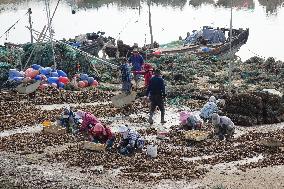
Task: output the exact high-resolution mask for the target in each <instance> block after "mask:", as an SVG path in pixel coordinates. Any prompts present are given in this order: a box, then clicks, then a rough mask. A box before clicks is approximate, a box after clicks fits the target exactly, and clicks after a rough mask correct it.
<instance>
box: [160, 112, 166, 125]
mask: <svg viewBox="0 0 284 189" xmlns="http://www.w3.org/2000/svg"><path fill="white" fill-rule="evenodd" d="M161 123H162V124H164V123H167V121H165V112H161Z"/></svg>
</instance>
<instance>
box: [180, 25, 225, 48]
mask: <svg viewBox="0 0 284 189" xmlns="http://www.w3.org/2000/svg"><path fill="white" fill-rule="evenodd" d="M201 36H202V37H203V38H204V39H207V40H208V43H210V44H213V43H224V42H225V41H226V37H225V34H224V33H223V32H222V31H221V30H219V29H212V28H209V27H203V29H202V30H201V31H195V32H194V33H193V34H191V35H190V36H188V37H187V38H186V39H185V44H194V43H196V42H197V39H198V38H199V37H201Z"/></svg>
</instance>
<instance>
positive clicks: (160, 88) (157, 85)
mask: <svg viewBox="0 0 284 189" xmlns="http://www.w3.org/2000/svg"><path fill="white" fill-rule="evenodd" d="M146 96H147V97H148V98H149V99H150V101H151V109H150V117H149V123H150V124H153V115H154V112H155V109H156V107H157V106H158V107H159V109H160V111H161V123H166V121H165V105H164V99H165V97H166V91H165V82H164V79H163V78H162V77H161V71H160V70H159V69H156V70H155V71H154V77H152V79H151V80H150V83H149V86H148V88H147V92H146Z"/></svg>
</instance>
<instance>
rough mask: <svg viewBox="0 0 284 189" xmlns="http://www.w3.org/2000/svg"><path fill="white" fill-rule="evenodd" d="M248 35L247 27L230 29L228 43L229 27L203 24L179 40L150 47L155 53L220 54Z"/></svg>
mask: <svg viewBox="0 0 284 189" xmlns="http://www.w3.org/2000/svg"><path fill="white" fill-rule="evenodd" d="M248 36H249V29H248V28H247V29H243V28H240V29H232V42H231V43H230V29H228V28H213V27H208V26H204V27H203V28H202V29H201V30H200V31H196V30H194V31H193V32H192V34H189V33H188V34H187V37H186V38H185V39H184V40H182V39H180V40H179V41H175V42H171V43H168V44H164V45H160V47H158V48H154V49H152V52H153V53H154V54H156V55H166V54H176V53H188V54H195V55H197V56H213V55H215V56H222V55H225V54H228V53H229V52H230V49H231V48H232V49H233V51H232V52H233V53H235V52H237V50H238V49H239V48H240V47H241V46H242V45H244V44H245V43H246V42H247V40H248Z"/></svg>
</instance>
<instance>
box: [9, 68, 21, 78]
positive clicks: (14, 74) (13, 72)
mask: <svg viewBox="0 0 284 189" xmlns="http://www.w3.org/2000/svg"><path fill="white" fill-rule="evenodd" d="M14 77H24V75H23V74H22V73H20V72H19V71H18V70H16V69H10V70H9V78H14Z"/></svg>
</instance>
